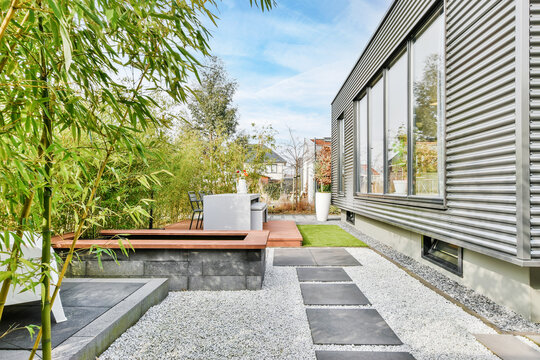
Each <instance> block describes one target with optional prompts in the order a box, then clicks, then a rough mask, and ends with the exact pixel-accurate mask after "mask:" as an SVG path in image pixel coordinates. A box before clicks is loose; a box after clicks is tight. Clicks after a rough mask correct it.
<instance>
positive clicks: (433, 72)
mask: <svg viewBox="0 0 540 360" xmlns="http://www.w3.org/2000/svg"><path fill="white" fill-rule="evenodd" d="M443 30H444V27H443V19H442V16H439V17H438V18H437V19H435V20H434V21H433V22H432V23H431V24H430V25H429V26H428V27H426V29H425V30H424V31H423V32H422V33H420V34H419V35H418V36H417V37H416V38H415V39H414V41H413V46H412V54H413V56H412V58H413V60H412V73H413V83H412V88H413V91H412V93H413V124H414V125H413V137H414V138H413V139H414V149H413V164H414V173H413V174H414V178H413V184H414V187H413V190H414V194H416V195H428V196H429V195H436V196H437V195H439V194H440V193H441V189H440V188H441V186H440V184H439V173H440V170H439V165H440V164H441V163H442V162H441V151H439V146H438V145H439V144H438V139H439V132H440V130H441V129H440V128H441V121H439V119H441V118H442V98H441V95H442V92H443V90H442V71H443V69H442V59H443V37H442V34H443Z"/></svg>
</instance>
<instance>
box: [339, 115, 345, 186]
mask: <svg viewBox="0 0 540 360" xmlns="http://www.w3.org/2000/svg"><path fill="white" fill-rule="evenodd" d="M338 132H339V173H338V177H339V182H338V184H339V185H338V191H339V192H340V193H341V192H343V189H344V182H345V120H343V118H340V119H338Z"/></svg>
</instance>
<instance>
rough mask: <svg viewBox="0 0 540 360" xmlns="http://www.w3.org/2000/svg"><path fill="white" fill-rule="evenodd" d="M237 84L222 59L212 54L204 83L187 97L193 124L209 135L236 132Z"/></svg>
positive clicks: (202, 81) (207, 65) (210, 136)
mask: <svg viewBox="0 0 540 360" xmlns="http://www.w3.org/2000/svg"><path fill="white" fill-rule="evenodd" d="M236 88H237V84H236V82H235V81H233V80H229V79H228V77H227V73H226V71H225V67H224V65H223V62H222V61H221V60H220V59H218V58H217V57H215V56H213V57H211V58H210V61H209V62H208V63H207V64H206V66H205V67H204V69H203V70H202V75H201V83H200V84H198V85H197V86H196V87H195V88H194V90H193V95H192V96H191V97H190V98H189V100H188V109H189V111H190V113H191V119H192V124H193V126H194V127H195V128H196V129H197V130H198V131H199V132H201V133H202V134H203V135H204V136H205V137H206V138H207V139H213V138H215V137H217V136H219V135H223V136H232V135H233V134H235V133H236V127H237V126H238V115H237V108H236V107H234V106H233V105H232V102H233V96H234V93H235V91H236Z"/></svg>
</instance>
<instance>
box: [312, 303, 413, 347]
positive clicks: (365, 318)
mask: <svg viewBox="0 0 540 360" xmlns="http://www.w3.org/2000/svg"><path fill="white" fill-rule="evenodd" d="M306 312H307V317H308V321H309V327H310V328H311V336H312V338H313V343H314V344H322V345H324V344H339V345H349V344H350V345H401V344H402V342H401V340H399V338H398V337H397V336H396V334H395V333H394V332H393V331H392V329H390V327H389V326H388V324H387V323H386V322H385V321H384V319H383V318H382V317H381V315H380V314H379V313H378V312H377V310H374V309H307V310H306Z"/></svg>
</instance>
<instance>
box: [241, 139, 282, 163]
mask: <svg viewBox="0 0 540 360" xmlns="http://www.w3.org/2000/svg"><path fill="white" fill-rule="evenodd" d="M256 146H259V145H255V144H250V145H249V153H250V154H249V155H248V159H247V161H248V162H251V160H253V151H252V150H253V149H254V148H255V147H256ZM263 147H264V148H265V149H266V151H267V152H266V155H265V160H266V161H267V162H268V163H271V164H276V163H283V164H286V163H287V161H285V159H283V158H282V157H281V156H280V155H279V154H278V153H276V152H275V151H274V150H272V149H270V148H269V147H268V146H265V145H263Z"/></svg>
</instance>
